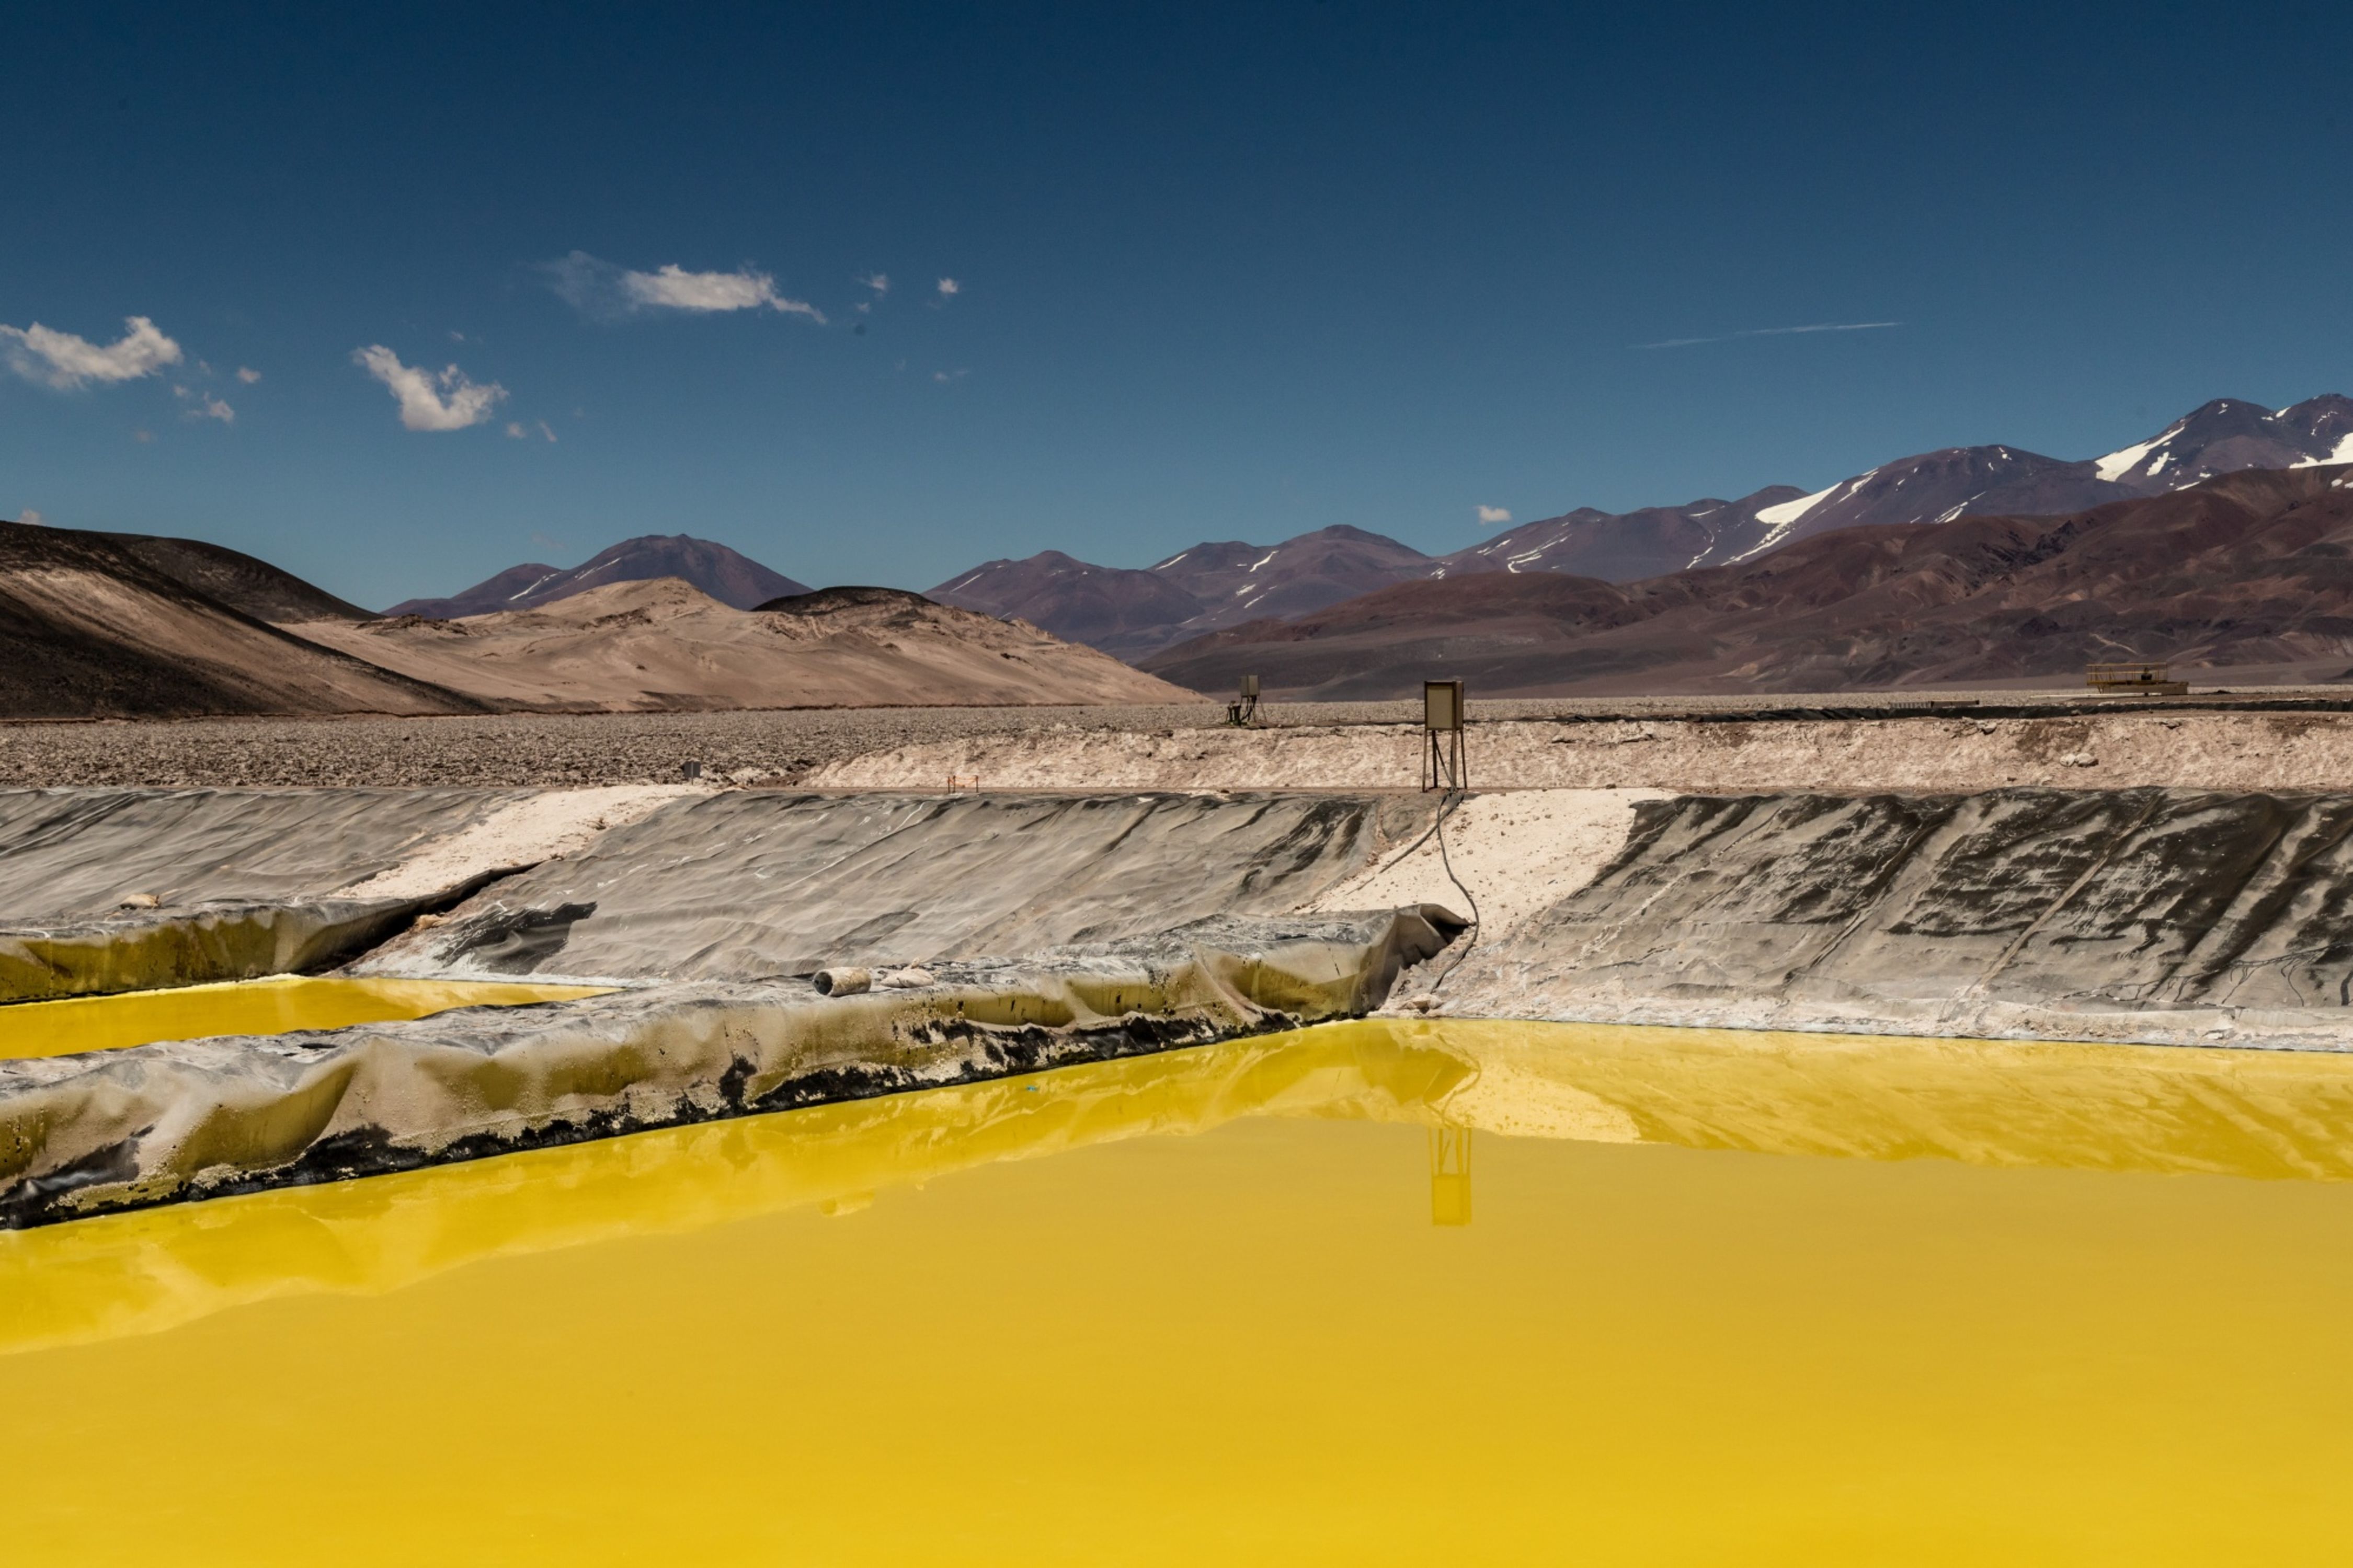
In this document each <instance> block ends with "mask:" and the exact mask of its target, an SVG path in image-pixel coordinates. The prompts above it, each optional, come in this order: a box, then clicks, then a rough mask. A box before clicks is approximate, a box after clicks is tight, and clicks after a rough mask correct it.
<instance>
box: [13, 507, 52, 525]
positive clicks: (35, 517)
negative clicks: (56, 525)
mask: <svg viewBox="0 0 2353 1568" xmlns="http://www.w3.org/2000/svg"><path fill="white" fill-rule="evenodd" d="M16 521H18V522H28V523H30V524H32V525H33V526H34V527H35V528H42V527H46V526H47V523H48V521H49V520H48V519H47V518H46V517H43V516H42V515H41V514H40V513H39V512H37V511H35V510H33V509H32V508H31V507H26V509H25V510H22V511H20V512H18V513H17V514H16Z"/></svg>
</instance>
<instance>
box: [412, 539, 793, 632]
mask: <svg viewBox="0 0 2353 1568" xmlns="http://www.w3.org/2000/svg"><path fill="white" fill-rule="evenodd" d="M658 577H676V578H679V579H681V580H682V581H684V582H687V583H691V584H693V585H694V586H695V587H697V588H700V589H701V590H702V592H704V593H706V594H708V595H711V596H712V598H714V599H716V600H718V601H719V602H720V603H721V604H723V605H733V606H734V607H735V608H737V609H739V610H748V609H750V608H752V607H753V606H754V605H760V604H764V603H765V602H766V601H768V600H770V599H776V598H781V597H783V596H784V595H787V594H806V593H807V592H808V591H809V588H808V584H806V583H797V582H795V581H794V580H793V579H792V578H790V577H787V576H786V575H785V574H783V573H781V572H772V571H770V570H769V569H768V568H766V567H765V566H763V565H761V564H760V563H758V562H756V561H754V560H753V559H752V558H751V557H750V556H748V555H744V554H741V553H739V552H736V551H733V550H730V549H729V548H728V547H727V546H725V545H723V544H719V543H716V542H712V541H711V540H708V539H695V538H692V537H691V536H689V535H687V534H683V533H675V534H660V533H649V534H646V535H643V536H642V537H640V538H637V539H625V540H623V541H622V542H620V543H618V544H616V545H614V546H612V547H611V548H610V549H607V550H602V551H599V552H597V553H596V555H594V556H592V557H591V558H590V559H588V560H586V561H585V562H582V563H580V564H579V565H577V566H575V567H572V568H570V569H568V570H566V569H564V568H560V567H555V566H542V565H539V564H537V563H527V564H525V565H522V566H510V567H508V568H507V569H506V570H505V571H503V572H501V573H500V574H498V575H497V576H495V577H491V578H489V579H488V580H486V581H484V582H480V583H477V584H474V585H473V586H472V587H470V588H469V589H467V590H466V591H465V592H464V593H462V594H459V595H454V596H452V597H450V598H447V599H406V600H403V601H402V602H401V603H399V604H397V605H394V606H393V607H392V608H390V609H389V610H386V611H385V615H387V616H429V617H431V618H432V619H435V620H455V619H457V618H458V617H459V616H488V615H495V614H496V613H498V612H499V611H501V610H528V609H533V608H536V607H537V606H538V605H544V604H547V603H549V602H551V601H553V600H556V599H563V598H569V597H570V596H571V595H574V594H579V593H585V592H586V591H587V590H588V589H590V588H602V587H605V586H607V585H608V584H614V583H643V582H650V581H652V580H653V579H655V578H658Z"/></svg>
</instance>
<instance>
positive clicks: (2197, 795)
mask: <svg viewBox="0 0 2353 1568" xmlns="http://www.w3.org/2000/svg"><path fill="white" fill-rule="evenodd" d="M1448 993H1449V1004H1450V1009H1451V1010H1452V1011H1455V1012H1460V1013H1465V1014H1469V1013H1475V1012H1482V1011H1483V1012H1488V1013H1493V1014H1498V1015H1502V1016H1561V1017H1570V1016H1586V1017H1595V1016H1617V1017H1625V1018H1629V1019H1633V1018H1649V1019H1655V1020H1658V1021H1662V1022H1669V1021H1671V1022H1725V1023H1734V1024H1740V1025H1758V1024H1763V1023H1767V1022H1774V1021H1781V1022H1788V1021H1793V1020H1799V1019H1811V1020H1813V1021H1816V1022H1821V1023H1835V1022H1837V1021H1838V1020H1840V1019H1841V1018H1846V1019H1852V1020H1853V1021H1854V1022H1855V1023H1856V1024H1857V1025H1858V1026H1863V1025H1868V1024H1870V1023H1872V1022H1874V1021H1889V1020H1915V1021H1919V1022H1924V1023H1926V1024H1930V1025H1933V1026H1937V1027H1938V1028H1940V1029H1944V1030H1947V1032H1962V1030H1963V1027H1964V1026H1967V1028H1968V1032H1977V1031H1978V1030H1980V1029H1982V1030H1983V1031H1984V1032H1989V1033H2005V1034H2007V1033H2016V1032H2021V1031H2022V1032H2028V1033H2036V1034H2045V1035H2048V1034H2051V1033H2052V1032H2058V1033H2060V1034H2061V1035H2062V1037H2064V1036H2065V1035H2067V1034H2071V1033H2073V1034H2082V1035H2085V1036H2088V1037H2112V1036H2116V1035H2117V1034H2118V1033H2119V1032H2120V1031H2121V1032H2122V1033H2123V1035H2125V1036H2126V1037H2136V1038H2168V1039H2170V1038H2174V1037H2178V1036H2179V1029H2178V1028H2177V1029H2175V1030H2174V1031H2173V1032H2172V1033H2168V1032H2166V1031H2165V1030H2164V1029H2163V1028H2158V1031H2157V1032H2156V1033H2154V1034H2152V1033H2150V1032H2149V1031H2150V1029H2151V1028H2152V1027H2155V1026H2156V1022H2157V1019H2158V1016H2160V1015H2165V1016H2171V1017H2172V1018H2173V1020H2174V1022H2175V1024H2176V1025H2179V1026H2196V1027H2197V1028H2199V1029H2211V1030H2216V1031H2224V1032H2228V1031H2230V1030H2232V1029H2234V1028H2236V1027H2237V1026H2239V1025H2240V1024H2241V1023H2242V1022H2247V1023H2253V1024H2255V1025H2258V1026H2268V1025H2271V1024H2275V1025H2277V1026H2279V1027H2280V1028H2282V1029H2284V1030H2286V1031H2288V1032H2289V1033H2296V1032H2299V1031H2301V1032H2304V1033H2306V1034H2308V1033H2310V1031H2312V1030H2314V1029H2316V1028H2319V1029H2326V1028H2329V1027H2334V1028H2335V1029H2337V1030H2338V1031H2339V1032H2340V1033H2342V1034H2345V1036H2346V1037H2345V1042H2344V1043H2353V1033H2347V1031H2348V1025H2353V1011H2348V1001H2353V795H2300V794H2299V795H2271V794H2254V793H2244V794H2241V793H2225V792H2211V791H2193V790H2173V789H2135V790H2116V791H2063V790H2048V789H2008V790H1995V791H1989V792H1987V793H1984V794H1980V795H1862V796H1849V795H1752V796H1683V797H1679V798H1675V799H1670V800H1660V801H1651V802H1645V803H1643V804H1642V805H1639V806H1638V807H1637V808H1636V817H1635V826H1634V829H1633V831H1632V833H1631V834H1630V836H1629V837H1628V840H1627V843H1626V845H1625V847H1624V848H1623V849H1622V850H1621V851H1620V854H1619V856H1618V858H1616V859H1615V860H1614V861H1613V862H1612V863H1611V864H1610V865H1609V867H1607V868H1604V869H1603V870H1602V872H1601V873H1600V874H1599V876H1597V877H1596V878H1595V879H1593V880H1592V882H1590V883H1589V884H1588V885H1587V886H1586V887H1585V888H1583V889H1580V890H1579V891H1578V892H1577V893H1576V894H1574V895H1572V896H1571V897H1569V898H1568V899H1566V900H1563V901H1562V902H1561V903H1559V904H1557V905H1556V906H1554V907H1553V908H1552V909H1550V910H1546V911H1545V912H1544V913H1542V914H1540V915H1538V916H1536V917H1534V918H1532V919H1530V920H1528V921H1525V922H1524V923H1523V924H1522V925H1521V926H1520V927H1518V928H1517V929H1516V930H1515V931H1513V932H1512V933H1511V935H1510V936H1508V937H1506V938H1504V939H1502V940H1499V941H1498V942H1495V943H1493V944H1492V945H1487V946H1482V947H1481V948H1480V949H1478V950H1476V951H1475V952H1473V953H1472V956H1471V958H1470V959H1469V960H1468V961H1467V962H1466V963H1464V964H1463V966H1462V972H1461V974H1460V976H1458V977H1457V978H1456V979H1455V980H1454V981H1453V982H1451V983H1450V984H1449V987H1448ZM2069 1019H2073V1020H2077V1021H2078V1022H2077V1024H2076V1025H2075V1026H2074V1027H2072V1028H2071V1027H2070V1026H2069V1024H2068V1020H2069ZM2136 1031H2137V1032H2136Z"/></svg>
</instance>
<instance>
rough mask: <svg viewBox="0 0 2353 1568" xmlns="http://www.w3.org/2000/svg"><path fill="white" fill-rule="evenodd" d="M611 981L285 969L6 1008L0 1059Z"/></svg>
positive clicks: (279, 1029)
mask: <svg viewBox="0 0 2353 1568" xmlns="http://www.w3.org/2000/svg"><path fill="white" fill-rule="evenodd" d="M608 989H610V988H609V987H600V986H594V985H521V984H506V983H504V982H485V981H471V980H348V979H342V978H338V977H335V976H332V975H320V976H310V975H284V976H280V977H279V978H276V979H270V980H239V981H232V982H229V983H227V984H219V985H185V986H178V987H174V989H171V990H167V991H132V992H126V993H124V994H121V995H118V996H69V997H67V998H65V999H64V1000H62V1001H56V1002H20V1003H17V1004H16V1005H13V1006H5V1007H0V1059H5V1058H18V1057H61V1056H67V1055H69V1054H71V1053H73V1052H76V1051H111V1050H120V1049H121V1048H122V1047H125V1046H144V1045H152V1044H153V1043H154V1042H155V1041H157V1040H198V1039H203V1038H205V1037H207V1036H211V1035H282V1034H286V1033H288V1032H290V1031H291V1030H294V1029H340V1028H343V1026H346V1025H349V1024H385V1023H390V1022H392V1021H393V1020H394V1019H396V1018H423V1017H428V1016H431V1015H433V1014H435V1013H446V1012H448V1011H449V1010H450V1009H451V1008H453V1007H512V1006H517V1005H522V1004H523V1003H528V1002H560V1001H564V1000H565V999H567V998H570V997H574V996H598V995H602V994H604V993H605V991H606V990H608Z"/></svg>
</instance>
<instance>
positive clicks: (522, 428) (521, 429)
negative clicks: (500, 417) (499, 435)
mask: <svg viewBox="0 0 2353 1568" xmlns="http://www.w3.org/2000/svg"><path fill="white" fill-rule="evenodd" d="M534 430H535V431H537V432H538V433H539V434H540V435H542V436H544V437H547V439H549V440H550V441H553V440H554V439H555V432H554V431H553V430H551V429H549V428H548V427H547V421H546V420H544V419H534V420H533V421H532V422H531V424H530V425H528V426H526V425H524V424H523V422H522V420H520V419H510V420H508V421H507V439H509V440H511V441H528V440H530V439H531V437H532V432H533V431H534Z"/></svg>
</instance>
